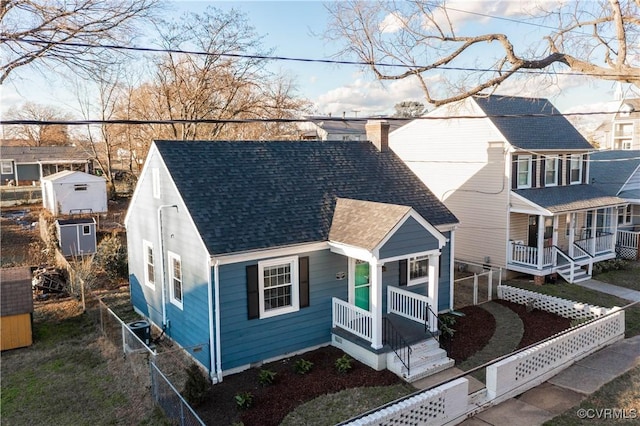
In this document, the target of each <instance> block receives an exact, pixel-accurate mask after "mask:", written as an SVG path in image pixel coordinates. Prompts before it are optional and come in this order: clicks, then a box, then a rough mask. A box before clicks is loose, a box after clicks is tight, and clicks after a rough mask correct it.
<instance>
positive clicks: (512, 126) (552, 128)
mask: <svg viewBox="0 0 640 426" xmlns="http://www.w3.org/2000/svg"><path fill="white" fill-rule="evenodd" d="M474 100H475V101H476V102H477V103H478V105H479V106H480V108H482V110H483V111H484V112H485V114H487V115H488V116H489V117H490V120H491V121H492V122H493V123H494V124H495V126H496V127H497V128H498V130H500V132H501V133H502V134H503V135H504V137H505V138H506V139H507V141H508V142H509V143H510V144H511V145H514V146H516V147H519V148H521V149H528V150H548V149H562V150H592V149H593V147H592V146H591V145H590V144H589V142H587V140H586V139H585V138H584V137H583V136H582V135H581V134H580V132H578V130H576V128H575V127H573V125H572V124H571V123H570V122H569V121H568V120H567V119H566V118H564V117H563V116H561V115H549V114H560V112H559V111H558V110H557V109H556V108H555V107H554V106H553V105H552V104H551V102H549V101H548V100H547V99H541V98H519V97H506V96H497V95H491V96H488V97H474Z"/></svg>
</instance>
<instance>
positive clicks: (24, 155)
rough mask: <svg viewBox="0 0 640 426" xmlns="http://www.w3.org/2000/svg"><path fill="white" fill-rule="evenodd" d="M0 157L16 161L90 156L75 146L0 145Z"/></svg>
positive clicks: (73, 158) (76, 158) (29, 161)
mask: <svg viewBox="0 0 640 426" xmlns="http://www.w3.org/2000/svg"><path fill="white" fill-rule="evenodd" d="M0 157H2V158H3V159H5V160H14V161H15V162H16V163H35V162H38V161H46V162H53V161H87V160H89V159H91V158H92V155H90V154H88V153H87V152H86V151H85V150H84V149H82V148H79V147H75V146H1V147H0Z"/></svg>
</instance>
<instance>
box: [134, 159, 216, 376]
mask: <svg viewBox="0 0 640 426" xmlns="http://www.w3.org/2000/svg"><path fill="white" fill-rule="evenodd" d="M154 154H155V152H152V155H150V156H149V157H148V158H147V166H146V171H147V173H144V174H143V175H142V176H141V178H140V181H139V182H138V188H137V190H136V199H135V200H134V201H135V202H134V203H132V207H131V208H132V209H133V210H132V211H131V212H130V213H129V217H128V221H127V246H128V257H129V274H130V275H129V277H130V278H129V281H130V286H131V303H132V304H133V305H134V306H135V307H136V308H137V309H138V310H139V311H141V312H142V313H143V314H144V315H147V316H148V317H149V319H150V320H151V321H152V322H153V323H154V324H155V325H156V326H158V327H160V328H162V325H163V324H162V283H161V278H162V271H161V264H162V263H161V256H163V258H164V265H165V270H166V274H165V280H166V286H167V287H166V293H165V307H166V315H167V322H168V324H169V326H168V327H167V329H166V334H167V336H169V337H171V338H172V339H173V340H174V341H175V342H176V343H178V344H179V345H180V346H182V347H184V348H186V350H187V351H188V352H189V353H190V354H191V355H193V356H194V357H195V358H196V359H197V360H198V361H200V362H201V363H202V365H203V366H204V367H206V368H207V369H209V368H210V366H211V363H210V342H209V304H208V290H207V284H208V280H209V276H210V274H211V268H209V266H208V254H207V253H206V252H205V250H204V246H203V245H202V243H201V239H200V236H199V234H198V232H197V230H196V229H195V227H194V226H193V225H192V222H191V220H190V219H189V216H188V211H187V209H186V207H185V206H184V204H183V203H182V200H181V198H180V197H179V195H178V194H177V191H176V190H175V187H174V186H173V183H172V182H171V179H170V176H169V175H168V173H167V171H166V169H165V168H164V167H163V165H162V163H161V162H160V160H159V158H158V157H157V155H154ZM155 167H157V168H158V169H159V172H160V188H161V191H160V194H161V197H160V198H159V199H158V198H155V197H154V196H153V183H152V180H153V178H152V172H151V169H152V168H155ZM173 204H175V205H177V206H178V209H177V210H176V209H175V208H172V207H164V208H162V229H163V232H162V235H163V246H164V247H163V248H164V250H163V251H164V252H163V253H162V254H161V252H160V246H161V244H160V238H159V233H158V229H159V227H158V207H159V206H161V205H173ZM143 240H146V241H148V242H150V243H151V244H152V245H153V257H154V272H155V274H154V281H155V289H153V288H151V287H149V286H147V285H146V284H145V283H144V270H145V268H146V263H145V259H144V251H143ZM168 251H171V252H173V253H175V254H177V255H179V256H180V259H181V262H182V287H183V309H180V308H178V307H177V306H175V305H174V304H172V303H171V301H170V296H169V295H170V293H169V287H168V286H169V285H170V284H171V283H170V282H169V273H168V269H167V268H168V265H169V263H168V258H167V252H168ZM194 346H198V347H200V350H198V351H193V347H194Z"/></svg>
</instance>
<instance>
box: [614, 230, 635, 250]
mask: <svg viewBox="0 0 640 426" xmlns="http://www.w3.org/2000/svg"><path fill="white" fill-rule="evenodd" d="M639 237H640V232H634V231H622V230H618V240H617V243H618V245H619V246H620V247H625V248H632V249H637V248H638V240H639V239H640V238H639Z"/></svg>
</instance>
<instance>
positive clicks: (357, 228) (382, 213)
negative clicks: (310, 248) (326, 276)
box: [329, 198, 411, 251]
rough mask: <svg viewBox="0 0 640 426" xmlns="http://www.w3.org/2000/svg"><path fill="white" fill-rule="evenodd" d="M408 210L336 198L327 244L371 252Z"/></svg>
mask: <svg viewBox="0 0 640 426" xmlns="http://www.w3.org/2000/svg"><path fill="white" fill-rule="evenodd" d="M410 211H411V207H408V206H400V205H397V204H384V203H374V202H371V201H360V200H351V199H348V198H338V199H337V200H336V209H335V212H334V214H333V221H332V222H331V229H330V230H329V241H333V242H337V243H343V244H348V245H350V246H354V247H361V248H364V249H366V250H368V251H373V250H374V249H375V248H376V247H377V246H378V245H379V244H380V243H381V242H382V240H383V239H384V238H385V237H386V236H387V235H388V234H389V233H390V232H391V231H392V230H393V228H394V227H395V226H396V225H397V224H398V222H400V221H401V220H402V219H403V218H404V217H405V216H406V215H407V214H408V213H409V212H410Z"/></svg>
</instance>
